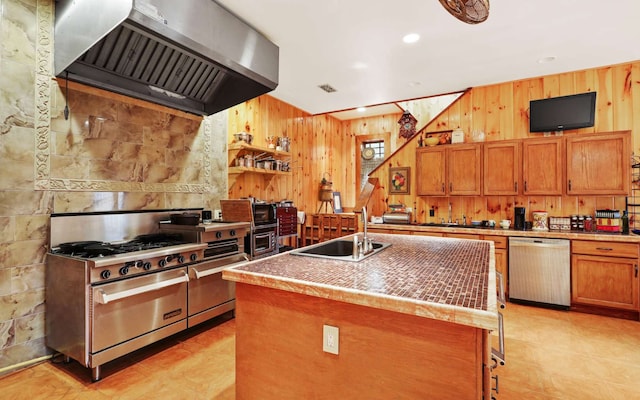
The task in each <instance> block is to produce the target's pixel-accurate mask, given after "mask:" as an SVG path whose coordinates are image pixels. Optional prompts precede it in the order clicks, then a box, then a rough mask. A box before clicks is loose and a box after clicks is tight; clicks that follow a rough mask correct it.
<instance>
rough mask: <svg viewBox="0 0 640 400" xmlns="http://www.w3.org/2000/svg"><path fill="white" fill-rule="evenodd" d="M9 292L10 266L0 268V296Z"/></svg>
mask: <svg viewBox="0 0 640 400" xmlns="http://www.w3.org/2000/svg"><path fill="white" fill-rule="evenodd" d="M9 294H11V268H9V267H5V268H0V296H6V295H9Z"/></svg>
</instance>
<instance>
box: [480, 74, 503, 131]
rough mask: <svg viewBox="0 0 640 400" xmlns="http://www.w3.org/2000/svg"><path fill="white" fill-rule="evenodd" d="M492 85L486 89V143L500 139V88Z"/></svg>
mask: <svg viewBox="0 0 640 400" xmlns="http://www.w3.org/2000/svg"><path fill="white" fill-rule="evenodd" d="M501 86H502V85H492V86H487V87H486V88H485V103H484V112H485V125H484V133H485V140H486V141H493V140H499V139H500V87H501Z"/></svg>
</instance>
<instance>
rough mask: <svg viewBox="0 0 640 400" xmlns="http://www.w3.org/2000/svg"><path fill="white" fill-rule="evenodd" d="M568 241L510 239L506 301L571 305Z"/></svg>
mask: <svg viewBox="0 0 640 400" xmlns="http://www.w3.org/2000/svg"><path fill="white" fill-rule="evenodd" d="M569 243H570V241H569V240H566V239H542V238H520V237H511V238H509V299H510V300H512V301H514V300H515V301H516V302H517V301H518V300H521V301H523V302H528V303H538V304H540V305H552V306H560V307H562V308H568V307H569V306H570V305H571V281H570V276H571V261H570V260H571V259H570V250H569V249H570V247H569Z"/></svg>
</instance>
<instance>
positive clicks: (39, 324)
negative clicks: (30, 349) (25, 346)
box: [15, 312, 45, 344]
mask: <svg viewBox="0 0 640 400" xmlns="http://www.w3.org/2000/svg"><path fill="white" fill-rule="evenodd" d="M44 318H45V317H44V313H43V312H41V313H36V314H31V315H27V316H26V317H23V318H17V319H16V320H15V343H16V344H19V343H26V342H29V341H31V340H34V339H39V338H43V337H44V336H45V330H44V326H45V319H44Z"/></svg>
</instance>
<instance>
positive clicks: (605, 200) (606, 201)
mask: <svg viewBox="0 0 640 400" xmlns="http://www.w3.org/2000/svg"><path fill="white" fill-rule="evenodd" d="M615 208H616V202H615V198H614V197H609V196H596V197H595V209H596V210H606V209H610V210H614V209H615ZM621 209H622V210H624V203H622V208H621Z"/></svg>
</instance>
